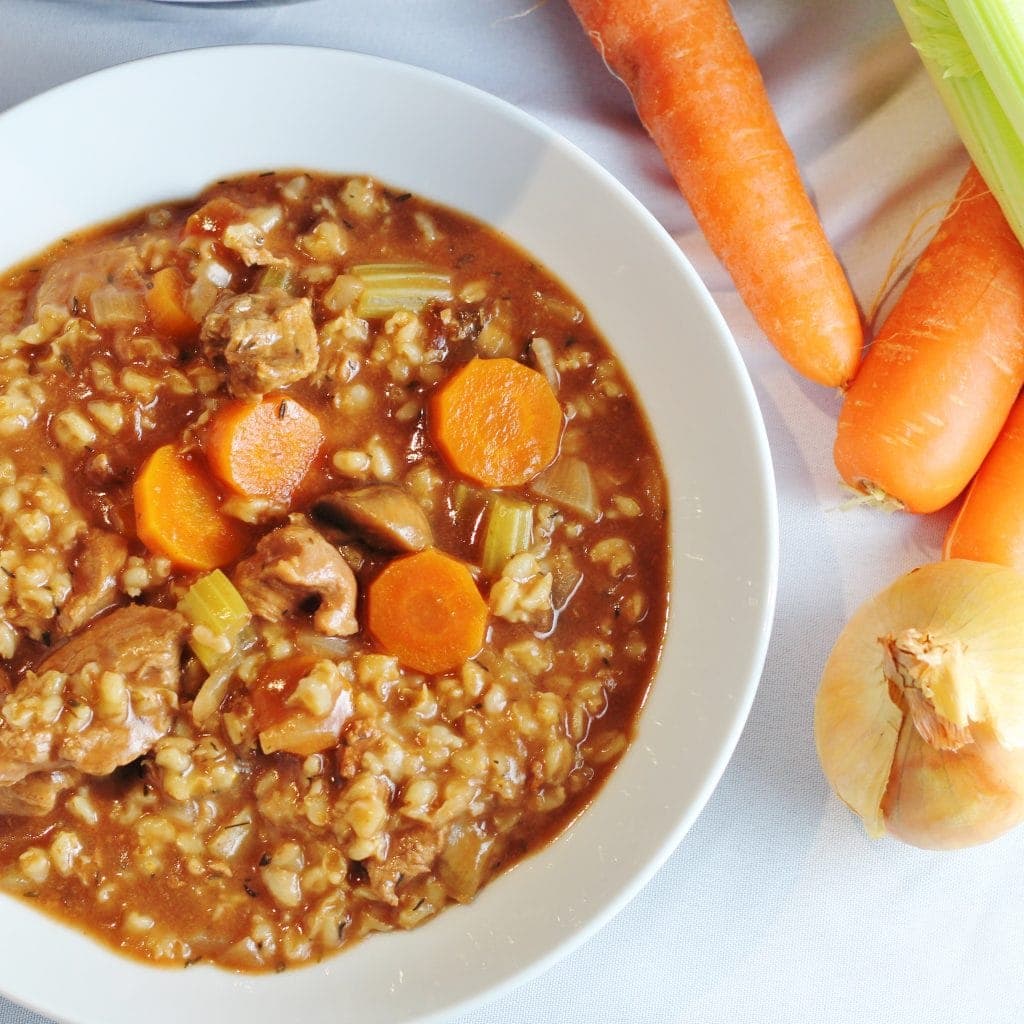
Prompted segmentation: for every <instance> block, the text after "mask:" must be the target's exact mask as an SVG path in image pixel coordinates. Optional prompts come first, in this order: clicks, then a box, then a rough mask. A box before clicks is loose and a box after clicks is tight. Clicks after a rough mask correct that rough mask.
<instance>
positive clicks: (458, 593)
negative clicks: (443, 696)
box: [366, 548, 487, 674]
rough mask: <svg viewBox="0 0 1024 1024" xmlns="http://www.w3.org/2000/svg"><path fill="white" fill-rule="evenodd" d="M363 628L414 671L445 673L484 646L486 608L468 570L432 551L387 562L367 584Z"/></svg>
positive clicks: (448, 557)
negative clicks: (364, 626) (368, 584)
mask: <svg viewBox="0 0 1024 1024" xmlns="http://www.w3.org/2000/svg"><path fill="white" fill-rule="evenodd" d="M366 625H367V628H368V629H369V631H370V632H371V633H372V634H373V636H374V637H375V638H376V639H377V642H378V643H379V644H380V645H381V646H382V647H383V648H384V649H385V650H386V651H388V652H389V653H391V654H393V655H394V656H395V657H396V658H398V660H399V661H400V662H401V663H402V664H403V665H405V666H407V667H408V668H411V669H415V670H416V671H418V672H429V673H431V674H434V673H438V672H450V671H452V670H453V669H456V668H458V667H459V666H460V665H461V664H462V663H463V662H464V661H466V659H467V658H471V657H472V656H473V655H474V654H476V653H477V651H479V650H480V647H481V646H482V645H483V642H484V631H485V629H486V627H487V604H486V603H485V602H484V599H483V597H481V596H480V591H479V590H478V589H477V586H476V583H474V582H473V577H472V576H471V575H470V573H469V570H468V569H467V568H466V567H465V565H463V564H462V562H459V561H457V560H456V559H454V558H452V557H451V556H449V555H446V554H444V553H443V552H441V551H438V550H437V548H426V549H425V550H423V551H417V552H416V553H415V554H412V555H405V556H403V557H402V558H398V559H395V561H393V562H390V563H389V564H388V566H387V567H386V568H385V569H384V571H383V572H382V573H381V574H380V575H379V576H378V577H377V578H376V579H375V580H374V581H373V582H372V583H371V584H370V586H369V589H368V591H367V595H366Z"/></svg>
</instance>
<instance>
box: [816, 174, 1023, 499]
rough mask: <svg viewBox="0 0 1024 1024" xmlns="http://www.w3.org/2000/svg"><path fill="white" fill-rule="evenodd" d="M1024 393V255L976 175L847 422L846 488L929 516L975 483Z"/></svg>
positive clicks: (908, 293) (848, 403)
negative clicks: (1014, 406) (1018, 399)
mask: <svg viewBox="0 0 1024 1024" xmlns="http://www.w3.org/2000/svg"><path fill="white" fill-rule="evenodd" d="M1022 384H1024V250H1022V249H1021V246H1020V244H1019V243H1018V241H1017V239H1016V238H1015V237H1014V234H1013V232H1012V231H1011V230H1010V226H1009V225H1008V224H1007V222H1006V218H1005V217H1004V216H1003V213H1002V211H1001V210H1000V208H999V205H998V203H997V202H996V201H995V199H994V198H993V196H992V194H991V193H990V192H989V190H988V188H987V187H986V185H985V183H984V181H983V180H982V178H981V175H980V174H979V173H978V172H977V170H976V169H975V168H974V167H973V166H972V167H971V168H970V169H969V170H968V172H967V174H966V175H965V176H964V179H963V182H962V183H961V185H960V188H959V190H958V191H957V194H956V198H955V199H954V201H953V203H952V205H951V207H950V209H949V211H948V212H947V214H946V217H945V219H944V220H943V222H942V224H941V225H940V227H939V229H938V231H937V232H936V233H935V235H934V237H933V238H932V239H931V241H930V242H929V244H928V246H927V247H926V248H925V251H924V253H923V254H922V255H921V257H920V259H919V260H918V262H917V265H916V266H915V268H914V270H913V273H912V274H911V276H910V279H909V280H908V282H907V286H906V288H905V290H904V292H903V294H902V295H901V296H900V297H899V298H898V299H897V301H896V304H895V305H894V307H893V309H892V312H891V313H890V314H889V315H888V317H887V318H886V320H885V322H884V323H883V324H882V326H881V328H880V329H879V332H878V336H877V337H876V339H875V341H874V344H873V345H871V347H870V348H869V349H868V353H867V356H866V357H865V359H864V364H863V365H862V366H861V369H860V372H859V373H858V374H857V377H856V379H855V380H854V382H853V384H852V385H851V386H850V388H849V390H848V391H847V393H846V398H845V400H844V402H843V407H842V409H841V410H840V414H839V422H838V429H837V434H836V441H835V448H834V453H833V454H834V458H835V463H836V467H837V468H838V470H839V473H840V475H841V476H842V478H843V480H845V481H846V483H847V484H849V485H850V486H851V487H854V488H856V489H857V490H860V491H863V492H865V493H867V494H871V495H875V496H878V497H884V498H888V499H892V500H894V501H896V502H897V503H898V504H900V505H902V506H903V507H904V508H906V509H908V510H909V511H911V512H934V511H935V510H936V509H940V508H942V507H943V506H945V505H946V504H948V503H949V502H950V501H952V500H953V499H954V498H955V497H956V496H957V495H958V494H959V493H960V492H961V491H962V490H963V489H964V488H965V487H966V486H967V485H968V483H970V480H971V477H972V476H974V474H975V472H976V471H977V469H978V467H979V466H980V465H981V463H982V460H983V459H984V458H985V455H986V454H987V453H988V450H989V448H991V447H992V444H993V442H994V441H995V439H996V437H997V436H998V434H999V431H1000V429H1001V427H1002V425H1003V423H1004V422H1005V420H1006V417H1007V415H1008V414H1009V412H1010V408H1011V406H1012V405H1013V402H1014V400H1015V399H1016V397H1017V393H1018V392H1019V391H1020V389H1021V385H1022Z"/></svg>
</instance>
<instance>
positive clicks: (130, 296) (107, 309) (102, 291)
mask: <svg viewBox="0 0 1024 1024" xmlns="http://www.w3.org/2000/svg"><path fill="white" fill-rule="evenodd" d="M89 311H90V312H91V314H92V322H93V323H94V324H95V325H96V326H97V327H115V326H116V327H125V326H128V325H129V324H139V323H142V322H143V321H144V320H145V319H146V303H145V301H144V300H143V298H142V295H141V294H140V293H139V292H136V291H123V290H122V289H120V288H118V287H116V286H115V285H112V284H105V285H103V286H102V287H101V288H97V289H96V290H95V291H94V292H93V293H92V295H90V296H89Z"/></svg>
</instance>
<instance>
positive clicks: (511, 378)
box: [429, 358, 562, 487]
mask: <svg viewBox="0 0 1024 1024" xmlns="http://www.w3.org/2000/svg"><path fill="white" fill-rule="evenodd" d="M429 424H430V432H431V436H432V437H433V439H434V443H435V444H436V445H437V446H438V448H440V450H441V454H442V455H444V457H445V459H446V461H447V462H448V464H449V465H450V466H451V467H452V469H454V470H455V471H456V472H457V473H461V474H462V475H463V476H466V477H469V478H470V479H471V480H475V481H476V482H477V483H479V484H483V485H484V486H486V487H514V486H516V485H517V484H522V483H526V481H527V480H532V479H533V478H534V477H535V476H536V475H537V474H538V473H539V472H540V471H541V470H542V469H544V468H545V467H546V466H548V465H550V464H551V462H553V461H554V458H555V456H556V455H557V454H558V444H559V441H560V439H561V434H562V407H561V406H560V405H559V404H558V399H557V398H556V397H555V394H554V392H553V391H552V390H551V385H550V384H548V382H547V378H546V377H545V376H544V375H543V374H542V373H538V372H537V371H536V370H531V369H530V367H528V366H524V365H523V364H522V363H517V362H516V361H515V360H514V359H505V358H499V359H479V358H476V359H473V360H471V361H470V362H469V363H467V364H466V365H465V366H463V367H462V368H461V369H459V370H457V371H456V372H455V373H453V374H452V375H451V377H449V378H448V380H447V381H445V383H444V384H442V385H441V387H440V388H439V389H438V390H437V391H436V392H435V393H434V395H433V398H432V399H431V402H430V410H429Z"/></svg>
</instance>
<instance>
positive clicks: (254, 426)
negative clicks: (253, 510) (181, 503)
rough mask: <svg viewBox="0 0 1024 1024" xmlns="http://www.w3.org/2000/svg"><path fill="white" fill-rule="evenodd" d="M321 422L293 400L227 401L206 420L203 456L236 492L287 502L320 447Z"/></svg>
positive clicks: (277, 396)
mask: <svg viewBox="0 0 1024 1024" xmlns="http://www.w3.org/2000/svg"><path fill="white" fill-rule="evenodd" d="M323 443H324V434H323V431H322V430H321V429H320V421H319V420H318V419H317V418H316V416H315V415H314V414H313V413H311V412H310V411H309V410H308V409H306V408H305V407H304V406H302V405H300V404H299V403H298V402H297V401H295V399H294V398H285V397H283V396H281V395H268V396H267V397H266V398H264V399H263V400H262V401H260V402H246V401H243V400H236V401H230V402H227V403H225V404H224V405H222V406H221V407H220V408H219V409H218V410H217V411H216V412H215V413H214V415H213V417H212V419H211V420H210V425H209V429H208V431H207V435H206V444H205V450H206V457H207V459H208V460H209V463H210V468H211V469H212V470H213V472H214V474H215V475H216V476H217V478H218V479H219V480H220V481H221V483H223V484H224V485H225V487H228V488H230V489H231V490H232V491H234V492H235V493H236V494H242V495H246V496H249V497H265V498H271V499H273V500H274V501H287V500H288V499H289V498H290V497H291V496H292V493H293V492H294V491H295V488H296V487H298V486H299V484H300V483H302V479H303V477H304V476H305V475H306V473H307V472H308V471H309V468H310V466H312V465H313V462H314V461H315V460H316V457H317V455H318V454H319V452H320V449H321V448H322V447H323Z"/></svg>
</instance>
